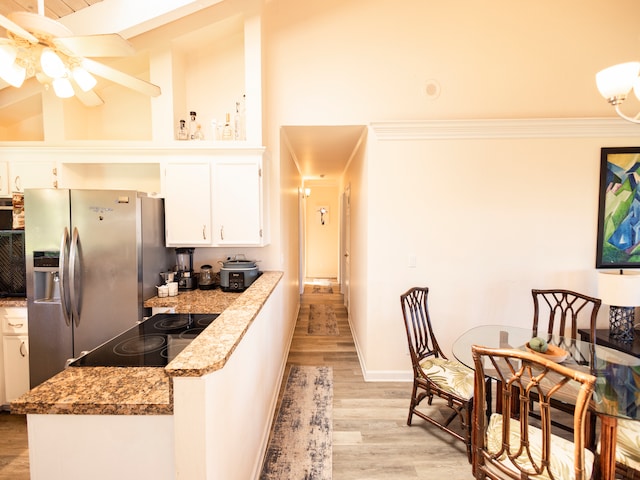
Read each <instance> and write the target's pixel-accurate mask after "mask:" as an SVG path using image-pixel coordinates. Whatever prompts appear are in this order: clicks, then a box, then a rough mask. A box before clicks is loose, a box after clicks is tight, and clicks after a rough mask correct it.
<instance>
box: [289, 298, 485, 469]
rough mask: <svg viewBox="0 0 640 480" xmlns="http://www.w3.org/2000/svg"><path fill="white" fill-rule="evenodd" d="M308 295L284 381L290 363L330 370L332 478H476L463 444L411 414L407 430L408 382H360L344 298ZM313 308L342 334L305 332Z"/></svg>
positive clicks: (301, 307) (409, 392) (434, 407)
mask: <svg viewBox="0 0 640 480" xmlns="http://www.w3.org/2000/svg"><path fill="white" fill-rule="evenodd" d="M311 291H312V286H311V285H306V286H305V291H304V294H303V295H302V297H301V305H300V313H299V316H298V322H297V324H296V329H295V333H294V338H293V341H292V345H291V349H290V352H289V357H288V360H287V371H286V372H285V377H284V378H285V379H286V378H287V375H288V369H289V367H290V366H291V365H293V364H298V365H316V366H321V365H328V366H331V367H333V377H334V391H333V399H334V400H333V401H334V404H333V417H334V418H333V480H356V479H357V480H365V479H366V480H376V479H393V480H405V479H429V480H433V479H436V478H447V479H449V480H458V479H460V480H463V479H471V478H473V475H472V474H471V465H470V464H469V463H468V461H467V455H466V450H465V448H464V445H463V444H462V442H460V441H458V440H455V439H454V438H452V437H451V436H450V435H447V434H445V433H443V432H441V431H440V430H439V429H437V428H435V427H433V426H431V425H427V424H426V422H424V421H423V420H421V419H419V418H417V417H415V416H414V419H413V426H411V427H409V426H407V424H406V422H407V414H408V412H409V398H410V396H411V383H408V382H365V381H364V379H363V376H362V371H361V369H360V364H359V362H358V357H357V354H356V349H355V344H354V342H353V337H352V335H351V330H350V328H349V323H348V318H347V312H346V309H345V307H344V305H343V297H342V295H341V294H336V293H334V294H312V293H310V292H311ZM333 291H334V292H339V291H340V288H339V285H334V286H333ZM312 303H327V304H330V305H332V307H333V310H334V311H335V313H336V317H337V319H338V328H339V331H340V335H339V336H312V335H308V334H307V327H308V318H309V305H310V304H312ZM396 320H397V321H398V322H399V323H400V324H401V322H402V316H401V314H400V308H399V307H398V318H397V319H396ZM407 361H409V360H408V358H407ZM425 403H426V402H425ZM436 403H437V400H434V405H433V407H431V408H433V409H436V410H439V407H438V405H436ZM427 408H429V407H427Z"/></svg>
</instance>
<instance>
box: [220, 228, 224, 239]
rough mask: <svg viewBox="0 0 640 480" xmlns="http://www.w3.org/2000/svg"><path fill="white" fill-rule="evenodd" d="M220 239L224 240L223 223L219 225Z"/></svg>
mask: <svg viewBox="0 0 640 480" xmlns="http://www.w3.org/2000/svg"><path fill="white" fill-rule="evenodd" d="M220 240H224V225H223V226H221V227H220Z"/></svg>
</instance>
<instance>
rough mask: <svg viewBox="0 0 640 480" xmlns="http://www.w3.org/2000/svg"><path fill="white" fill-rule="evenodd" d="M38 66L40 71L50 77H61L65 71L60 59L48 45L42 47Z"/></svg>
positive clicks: (65, 68)
mask: <svg viewBox="0 0 640 480" xmlns="http://www.w3.org/2000/svg"><path fill="white" fill-rule="evenodd" d="M40 66H41V67H42V71H43V72H44V73H46V74H47V75H48V76H49V77H51V78H62V77H64V76H65V74H66V72H67V67H66V66H65V64H64V62H63V61H62V59H61V58H60V57H59V56H58V54H57V53H56V52H54V51H53V50H52V49H51V48H49V47H45V48H43V49H42V53H41V54H40Z"/></svg>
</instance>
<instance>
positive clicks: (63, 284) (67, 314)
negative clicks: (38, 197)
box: [58, 227, 71, 327]
mask: <svg viewBox="0 0 640 480" xmlns="http://www.w3.org/2000/svg"><path fill="white" fill-rule="evenodd" d="M68 250H69V229H68V228H67V227H64V232H62V238H61V240H60V260H59V265H58V277H59V279H60V282H59V284H60V307H61V308H62V316H63V317H64V323H66V324H67V327H70V326H71V310H70V305H69V302H68V301H67V297H68V296H69V295H68V292H67V283H68V280H67V273H68V259H67V252H68Z"/></svg>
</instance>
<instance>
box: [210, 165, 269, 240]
mask: <svg viewBox="0 0 640 480" xmlns="http://www.w3.org/2000/svg"><path fill="white" fill-rule="evenodd" d="M212 176H213V191H212V205H213V212H212V213H213V241H214V244H215V245H219V246H223V245H224V246H245V245H254V246H259V245H262V244H263V243H262V158H261V157H255V156H247V157H242V158H231V159H219V160H215V162H214V170H213V175H212Z"/></svg>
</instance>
